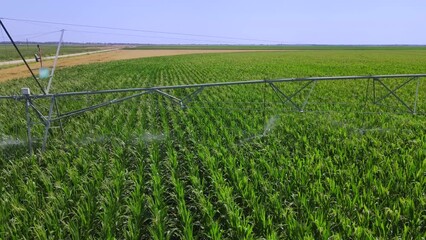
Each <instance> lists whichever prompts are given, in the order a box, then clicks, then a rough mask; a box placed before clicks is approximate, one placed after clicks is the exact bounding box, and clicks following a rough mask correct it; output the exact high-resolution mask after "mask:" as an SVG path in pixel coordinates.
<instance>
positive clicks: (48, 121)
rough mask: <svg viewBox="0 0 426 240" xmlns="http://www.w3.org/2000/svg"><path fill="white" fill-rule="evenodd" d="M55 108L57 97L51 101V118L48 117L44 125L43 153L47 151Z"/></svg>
mask: <svg viewBox="0 0 426 240" xmlns="http://www.w3.org/2000/svg"><path fill="white" fill-rule="evenodd" d="M54 106H55V96H53V97H52V99H51V101H50V108H49V116H47V120H46V122H45V125H44V135H43V145H42V148H41V151H42V152H44V151H46V144H47V137H48V136H49V130H50V124H51V121H52V113H53V107H54Z"/></svg>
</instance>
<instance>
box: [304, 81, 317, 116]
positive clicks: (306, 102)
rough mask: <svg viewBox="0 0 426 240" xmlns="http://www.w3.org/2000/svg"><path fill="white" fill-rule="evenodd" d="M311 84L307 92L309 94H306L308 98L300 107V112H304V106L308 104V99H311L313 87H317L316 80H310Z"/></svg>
mask: <svg viewBox="0 0 426 240" xmlns="http://www.w3.org/2000/svg"><path fill="white" fill-rule="evenodd" d="M312 82H313V84H312V86H311V89H310V90H309V93H308V96H307V97H306V99H305V101H304V102H303V105H302V107H301V109H302V110H301V112H304V111H305V107H306V104H308V102H309V98H310V97H311V94H312V92H313V91H314V88H315V86H316V85H317V81H316V80H312Z"/></svg>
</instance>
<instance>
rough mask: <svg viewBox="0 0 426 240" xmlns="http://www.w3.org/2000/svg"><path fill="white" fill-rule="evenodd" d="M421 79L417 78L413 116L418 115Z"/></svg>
mask: <svg viewBox="0 0 426 240" xmlns="http://www.w3.org/2000/svg"><path fill="white" fill-rule="evenodd" d="M419 87H420V78H417V86H416V96H415V98H414V107H413V115H416V114H417V102H418V101H419Z"/></svg>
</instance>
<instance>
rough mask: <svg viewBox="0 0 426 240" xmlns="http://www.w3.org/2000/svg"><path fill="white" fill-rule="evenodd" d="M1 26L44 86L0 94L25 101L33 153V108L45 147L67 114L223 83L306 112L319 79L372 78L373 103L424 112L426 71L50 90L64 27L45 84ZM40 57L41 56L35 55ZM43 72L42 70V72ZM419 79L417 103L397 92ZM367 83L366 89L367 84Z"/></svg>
mask: <svg viewBox="0 0 426 240" xmlns="http://www.w3.org/2000/svg"><path fill="white" fill-rule="evenodd" d="M0 24H1V27H2V28H3V30H4V31H5V32H6V34H7V36H8V37H9V39H10V41H11V42H12V44H13V46H14V47H15V49H16V51H17V52H18V54H19V55H20V57H21V58H22V60H23V62H24V64H25V65H26V66H27V68H28V70H29V71H30V73H31V75H32V78H34V80H35V81H36V83H37V85H38V86H39V88H40V90H41V94H31V91H30V89H29V88H22V89H21V91H22V92H21V95H12V96H0V100H6V99H7V100H15V101H18V102H22V103H24V104H25V114H26V122H27V138H28V151H29V153H30V155H32V154H33V153H34V150H33V136H32V126H33V123H34V122H33V119H32V118H31V111H33V114H35V116H36V121H37V119H38V121H40V123H41V124H42V125H43V126H44V134H43V137H42V147H41V151H42V152H43V151H45V150H46V145H47V140H48V137H49V133H51V131H50V130H51V128H52V126H53V125H54V124H55V123H57V124H58V126H59V127H60V128H61V130H63V126H62V120H63V119H65V118H70V117H72V116H76V115H79V114H82V113H85V112H89V111H93V110H95V109H98V108H101V107H105V106H109V105H112V104H117V103H121V102H124V101H127V100H130V99H134V98H137V97H141V96H143V95H146V94H160V95H162V96H164V97H166V98H168V99H170V100H172V101H173V102H175V103H177V104H178V105H179V106H180V107H182V108H186V107H188V106H187V104H189V103H190V102H191V101H192V100H194V97H196V96H197V95H198V94H199V93H201V92H202V91H204V90H206V89H209V88H219V87H224V86H237V85H256V84H257V85H259V84H263V85H265V86H269V87H271V88H272V90H273V91H274V93H276V94H277V96H278V98H279V99H280V100H281V102H282V103H283V104H289V105H290V106H292V107H293V109H294V110H295V111H298V112H305V107H306V105H307V104H308V100H309V97H310V96H311V93H312V92H313V90H314V88H315V85H316V83H317V82H320V81H336V80H339V81H345V80H364V81H365V80H367V81H372V92H373V104H379V103H380V102H382V101H383V100H385V99H387V98H394V100H396V101H397V102H398V103H399V104H400V105H401V106H403V108H404V109H406V110H407V113H410V114H413V115H416V114H422V115H423V114H424V113H423V112H421V113H419V112H418V109H417V108H418V107H417V104H418V101H419V86H420V81H421V80H423V79H425V78H426V74H400V75H374V76H372V75H370V76H338V77H307V78H283V79H273V80H250V81H236V82H220V83H203V84H190V85H175V86H158V87H142V88H125V89H108V90H98V91H82V92H62V93H50V92H49V91H50V88H51V85H52V80H53V76H54V73H55V68H56V63H57V59H58V55H59V51H60V48H61V44H62V39H63V35H64V30H62V31H61V32H62V33H61V37H60V41H59V43H58V47H57V51H56V56H55V60H54V63H53V67H52V71H51V73H50V74H49V76H48V77H49V81H48V84H47V87H46V88H43V87H42V84H40V82H39V78H38V77H36V75H35V74H34V72H33V71H32V69H31V68H30V67H29V65H28V63H27V61H26V60H25V58H24V57H23V55H22V54H21V52H20V50H19V48H18V47H17V45H16V44H15V42H14V40H13V39H12V37H11V36H10V34H9V32H8V31H7V29H6V27H5V26H4V24H3V22H2V21H1V20H0ZM37 57H40V56H36V58H37ZM40 75H41V74H40ZM388 79H404V81H403V82H402V83H400V84H399V85H398V86H396V87H395V86H394V87H390V86H389V85H387V84H386V80H388ZM413 81H416V82H417V83H416V88H415V93H414V103H413V105H412V106H410V105H411V104H409V103H407V102H406V101H404V100H403V99H402V98H401V96H399V95H398V93H397V90H399V89H401V88H403V87H404V86H406V85H407V84H409V83H410V82H413ZM292 82H293V83H294V82H299V83H303V84H301V85H300V86H298V87H297V89H296V90H295V91H293V93H291V94H287V93H284V92H283V91H282V90H281V89H280V88H279V87H278V86H277V84H278V83H292ZM369 85H370V84H368V85H367V92H368V86H369ZM376 85H377V86H380V87H382V88H383V89H385V91H386V94H384V95H381V96H380V97H379V96H376V88H377V86H376ZM177 89H187V90H190V91H191V92H190V93H189V94H187V95H186V96H184V97H177V96H174V95H173V94H171V93H169V92H167V91H168V90H177ZM303 90H308V94H307V96H306V97H305V99H304V102H303V103H302V104H300V103H299V104H298V103H296V101H294V98H295V97H296V96H299V95H300V94H301V92H302V91H303ZM117 93H123V94H127V96H124V97H120V98H115V99H112V100H109V101H104V102H101V103H98V104H93V105H89V106H87V107H84V108H81V109H76V110H72V111H66V112H61V111H60V109H59V107H58V101H60V100H61V101H66V99H67V98H70V97H76V96H91V95H92V96H93V95H108V94H117ZM41 99H45V100H46V99H47V100H48V101H49V107H48V108H47V109H46V110H44V111H43V110H42V108H41V107H40V106H39V105H37V104H36V101H37V100H41Z"/></svg>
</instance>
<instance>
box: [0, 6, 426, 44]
mask: <svg viewBox="0 0 426 240" xmlns="http://www.w3.org/2000/svg"><path fill="white" fill-rule="evenodd" d="M0 17H3V18H15V19H29V20H40V21H51V22H63V23H72V24H85V25H95V26H108V27H114V28H128V29H138V30H151V31H161V32H173V33H188V34H195V35H209V36H226V37H234V38H241V39H228V38H212V37H200V36H188V35H176V34H159V33H149V32H141V31H139V32H138V31H119V30H108V29H96V28H84V27H75V26H60V25H50V24H40V23H28V22H18V21H11V20H7V19H5V20H3V21H4V23H5V24H6V26H7V27H8V28H9V30H10V32H11V34H13V36H14V37H15V38H16V39H17V40H21V41H24V40H25V39H27V38H28V39H29V41H51V40H57V39H58V38H59V34H58V33H57V32H56V33H52V34H47V35H44V33H48V32H51V31H57V30H59V29H62V28H65V29H66V30H67V31H66V33H65V41H80V42H134V43H180V44H185V43H210V44H214V43H225V44H277V43H283V44H426V31H425V29H426V27H425V25H426V1H425V0H346V1H345V0H322V1H321V0H293V1H287V0H281V1H279V0H263V1H253V0H245V1H242V0H235V1H232V0H215V1H202V0H201V1H200V0H198V1H195V0H181V1H176V0H175V1H170V0H169V1H162V0H157V1H154V0H151V1H145V0H139V1H138V0H130V1H125V0H122V1H112V0H109V1H105V0H102V1H101V0H84V1H83V0H70V1H60V0H47V1H43V0H39V1H34V0H32V1H24V0H3V1H2V2H0ZM41 33H43V34H42V35H39V34H41ZM244 39H251V40H244ZM3 40H6V39H5V35H4V33H0V41H3ZM260 40H270V41H260Z"/></svg>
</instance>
